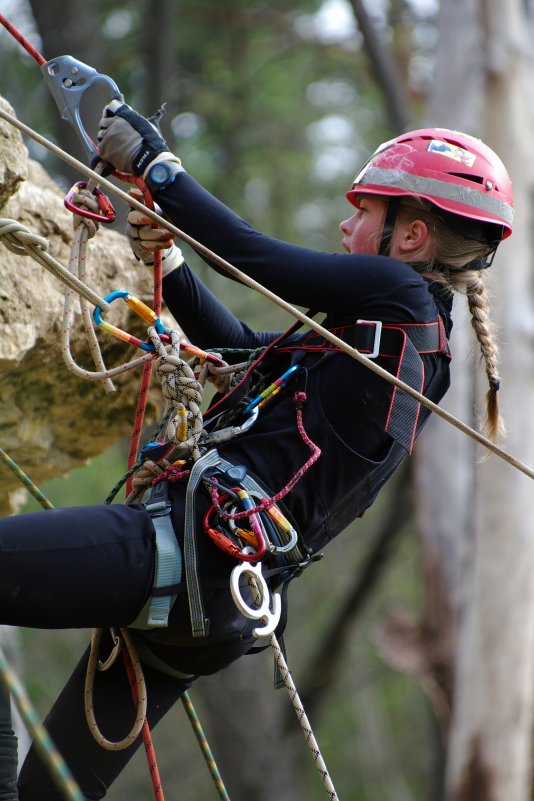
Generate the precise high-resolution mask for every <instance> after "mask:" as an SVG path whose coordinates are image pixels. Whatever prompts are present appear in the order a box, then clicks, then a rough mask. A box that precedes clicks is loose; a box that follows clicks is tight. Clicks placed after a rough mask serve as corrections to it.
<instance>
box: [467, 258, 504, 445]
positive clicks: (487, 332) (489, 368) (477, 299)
mask: <svg viewBox="0 0 534 801" xmlns="http://www.w3.org/2000/svg"><path fill="white" fill-rule="evenodd" d="M466 295H467V304H468V306H469V311H470V313H471V325H472V326H473V329H474V331H475V334H476V338H477V340H478V344H479V345H480V351H481V353H482V358H483V359H484V364H485V368H486V375H487V377H488V382H489V389H488V391H487V393H486V427H487V431H488V434H489V437H490V439H491V440H493V442H495V441H496V440H497V438H498V435H499V434H504V431H505V429H504V424H503V421H502V418H501V415H500V412H499V399H498V390H499V385H500V377H499V372H498V361H499V349H498V347H497V344H496V342H495V340H494V338H493V334H492V330H491V322H490V317H489V303H488V297H487V293H486V288H485V286H484V282H483V281H482V280H481V278H480V276H479V275H476V274H475V277H474V278H473V279H472V280H471V281H470V282H469V284H468V285H467V286H466Z"/></svg>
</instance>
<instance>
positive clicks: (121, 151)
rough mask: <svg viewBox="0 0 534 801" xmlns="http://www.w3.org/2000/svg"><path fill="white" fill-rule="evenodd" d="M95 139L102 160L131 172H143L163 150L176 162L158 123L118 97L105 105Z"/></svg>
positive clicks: (134, 173) (176, 159)
mask: <svg viewBox="0 0 534 801" xmlns="http://www.w3.org/2000/svg"><path fill="white" fill-rule="evenodd" d="M97 141H98V144H99V152H100V157H101V158H102V159H103V161H107V162H109V164H112V165H113V167H115V169H116V170H120V171H121V172H126V173H128V174H130V175H132V174H133V175H143V173H144V171H145V170H146V168H147V167H148V166H149V164H150V163H151V162H152V161H154V159H155V158H156V157H158V156H160V157H161V154H162V153H165V155H166V156H167V157H168V158H169V159H171V160H173V161H177V162H179V159H178V158H177V157H176V156H174V155H173V154H172V153H171V152H170V151H169V149H168V147H167V143H166V142H165V140H164V139H163V137H162V136H161V134H160V132H159V131H158V129H157V127H156V126H155V125H153V124H152V123H151V122H150V121H149V120H147V119H145V117H142V116H141V114H138V113H137V112H136V111H134V110H133V108H130V106H127V105H126V103H121V101H120V100H112V101H111V103H108V105H107V106H106V107H105V108H104V114H103V117H102V119H101V120H100V126H99V131H98V135H97Z"/></svg>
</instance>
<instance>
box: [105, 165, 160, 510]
mask: <svg viewBox="0 0 534 801" xmlns="http://www.w3.org/2000/svg"><path fill="white" fill-rule="evenodd" d="M116 175H117V177H119V178H120V179H121V180H122V181H125V182H127V183H133V184H136V185H137V186H138V187H139V189H140V190H141V192H142V193H143V201H144V203H145V205H146V206H147V207H148V208H149V209H154V201H153V200H152V195H151V194H150V192H149V191H148V188H147V185H146V184H145V182H144V181H142V180H141V178H135V177H134V176H132V175H126V174H125V173H116ZM162 281H163V277H162V268H161V251H160V250H157V251H155V253H154V299H153V303H152V306H153V309H154V313H155V314H156V315H157V316H158V317H159V315H160V313H161V298H162ZM152 364H153V362H151V361H150V362H147V363H146V364H145V366H144V368H143V375H142V376H141V384H140V386H139V395H138V398H137V408H136V410H135V416H134V422H133V429H132V434H131V437H130V447H129V451H128V470H130V468H131V467H132V466H133V465H134V464H135V462H136V461H137V454H138V452H139V442H140V440H141V432H142V430H143V423H144V420H145V413H146V406H147V402H148V393H149V390H150V382H151V380H152ZM132 489H133V476H130V477H129V478H128V480H127V482H126V497H128V495H129V494H130V492H131V491H132Z"/></svg>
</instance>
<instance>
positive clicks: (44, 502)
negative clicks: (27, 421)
mask: <svg viewBox="0 0 534 801" xmlns="http://www.w3.org/2000/svg"><path fill="white" fill-rule="evenodd" d="M0 460H1V461H2V462H3V463H4V464H5V465H6V467H9V469H10V470H11V471H12V472H13V473H14V474H15V475H16V476H17V478H19V479H20V480H21V481H22V483H23V484H24V486H25V487H26V489H27V490H28V491H29V492H31V494H32V495H33V497H34V498H35V499H36V500H37V501H39V503H40V504H41V506H42V507H43V509H53V508H54V506H53V504H51V503H50V501H49V500H48V498H47V497H46V495H43V493H42V492H41V490H40V489H39V488H38V487H36V486H35V484H34V483H33V481H32V480H31V478H30V477H29V476H27V475H26V473H24V471H23V470H21V469H20V467H19V466H18V465H17V463H16V462H14V461H13V459H11V457H10V456H8V455H7V453H6V452H5V451H4V450H2V448H0Z"/></svg>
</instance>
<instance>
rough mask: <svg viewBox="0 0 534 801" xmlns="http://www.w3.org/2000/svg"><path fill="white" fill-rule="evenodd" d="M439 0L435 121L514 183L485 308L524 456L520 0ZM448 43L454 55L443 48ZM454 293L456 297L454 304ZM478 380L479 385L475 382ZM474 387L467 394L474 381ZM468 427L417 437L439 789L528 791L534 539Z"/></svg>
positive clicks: (526, 373)
mask: <svg viewBox="0 0 534 801" xmlns="http://www.w3.org/2000/svg"><path fill="white" fill-rule="evenodd" d="M502 10H503V9H502V4H498V3H496V2H491V1H488V2H483V0H462V2H461V3H460V2H459V0H454V2H447V3H443V4H441V14H440V43H439V48H438V53H437V65H436V76H437V79H436V87H435V94H434V97H433V99H432V102H431V103H430V106H429V120H430V123H431V124H433V125H444V126H447V127H450V128H455V127H456V128H459V129H464V130H467V131H468V132H470V133H473V134H475V135H479V136H481V138H482V139H484V140H485V141H486V142H487V143H488V144H489V145H490V146H492V147H494V148H495V150H496V151H497V152H498V153H499V155H500V156H501V157H502V159H503V161H504V162H505V164H506V165H507V167H508V169H509V171H510V174H511V176H512V180H513V182H514V190H515V199H516V206H517V209H518V212H517V216H516V225H515V232H514V236H513V237H512V239H511V241H510V242H509V243H506V244H505V245H504V246H502V247H501V251H500V254H499V257H498V258H497V259H496V262H495V266H494V268H493V270H492V280H493V282H494V287H495V291H494V292H493V296H494V303H493V316H494V319H495V322H496V323H497V328H498V329H499V330H500V331H501V332H502V334H501V336H500V340H501V342H502V349H501V353H502V363H503V367H502V371H501V372H502V377H503V382H502V390H501V402H502V403H503V407H504V414H505V416H506V418H507V420H508V425H509V428H510V436H509V438H508V439H507V440H506V446H507V448H508V449H509V450H510V451H511V452H513V453H514V454H515V455H516V456H518V457H519V458H520V459H522V460H523V461H525V462H527V463H529V464H532V462H533V460H534V448H533V444H534V437H533V430H532V429H533V424H532V422H531V416H530V415H529V414H528V413H527V406H526V404H527V403H528V400H527V399H528V398H529V395H530V394H531V392H532V378H531V376H532V372H533V366H534V365H533V355H532V343H531V334H530V331H531V329H532V308H531V300H530V298H531V279H530V272H531V269H532V264H531V256H530V252H529V246H528V227H527V226H528V216H529V213H528V206H529V201H530V193H531V191H532V170H531V157H530V153H529V149H530V140H531V135H532V120H531V118H530V114H529V109H530V105H531V104H530V102H529V98H528V97H527V96H526V93H527V85H528V81H529V80H530V81H531V80H532V64H531V61H530V58H529V55H528V51H527V48H526V46H525V45H526V41H525V37H524V34H525V33H526V31H527V29H528V25H529V19H528V11H527V7H526V6H525V4H523V3H521V2H520V0H508V2H507V3H506V13H505V14H503V13H502ZM451 52H454V54H455V57H454V59H451ZM458 305H459V304H458V302H457V306H458ZM455 319H456V333H455V335H454V338H453V343H452V345H453V353H454V355H455V366H454V373H453V386H452V389H451V392H450V393H449V395H448V396H447V400H446V405H447V408H449V409H450V410H451V411H453V412H454V413H457V414H459V416H460V417H462V418H463V419H466V420H469V417H470V410H471V409H472V407H473V399H474V397H478V399H479V403H481V400H480V398H481V396H482V393H483V392H485V381H484V380H483V379H481V378H479V379H478V380H474V378H473V374H472V370H471V366H470V364H469V362H468V360H467V358H466V356H467V353H468V350H469V349H470V347H471V346H470V345H469V344H468V337H467V334H468V328H469V327H468V325H467V323H466V322H465V318H464V319H463V320H462V322H461V324H460V325H458V314H457V313H456V315H455ZM476 384H479V385H480V386H478V387H477V386H476ZM476 389H478V392H476ZM481 455H482V454H481V453H480V452H478V451H477V452H476V453H474V451H473V446H472V445H471V443H469V442H467V441H466V440H465V438H464V437H463V436H462V435H460V434H459V433H456V432H455V431H451V430H450V428H448V427H446V426H444V424H443V423H442V422H441V421H437V420H434V421H432V423H431V425H430V426H429V427H428V431H427V432H426V433H425V436H424V437H423V438H422V440H421V443H420V447H419V448H418V455H417V460H418V492H417V497H418V499H419V520H420V523H421V530H422V534H423V541H424V550H425V568H426V576H427V587H428V601H429V603H428V621H427V625H428V627H429V628H431V629H432V630H433V631H434V632H435V635H436V636H435V639H436V643H437V646H436V647H437V650H438V651H439V653H440V654H441V662H442V665H443V666H444V667H445V669H447V665H448V667H449V669H450V672H451V673H452V671H454V686H452V683H451V684H450V686H449V687H448V694H449V698H450V699H451V701H452V723H451V728H450V733H449V759H448V772H447V788H446V797H447V798H448V799H450V801H467V799H469V801H527V799H530V798H531V749H532V742H531V731H532V716H533V678H534V671H533V665H532V654H533V624H534V603H533V601H534V597H533V593H534V585H533V582H532V571H533V566H534V541H533V539H532V533H531V530H530V529H531V524H530V512H531V505H532V502H531V497H532V483H531V482H530V481H529V480H528V479H527V478H526V477H525V476H523V475H522V474H520V473H518V472H517V471H514V470H513V468H511V467H510V466H508V465H506V464H505V463H504V462H503V461H502V460H500V459H498V458H495V457H492V458H490V459H489V460H488V461H485V462H481V461H480V457H481Z"/></svg>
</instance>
